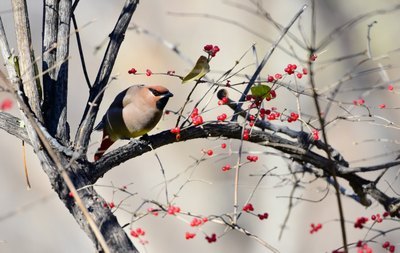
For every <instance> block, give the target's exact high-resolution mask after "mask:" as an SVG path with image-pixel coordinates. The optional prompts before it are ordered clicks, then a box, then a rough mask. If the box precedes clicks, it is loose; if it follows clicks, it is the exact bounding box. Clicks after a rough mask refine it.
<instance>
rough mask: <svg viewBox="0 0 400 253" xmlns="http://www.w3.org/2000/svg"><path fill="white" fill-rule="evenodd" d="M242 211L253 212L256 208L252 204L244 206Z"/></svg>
mask: <svg viewBox="0 0 400 253" xmlns="http://www.w3.org/2000/svg"><path fill="white" fill-rule="evenodd" d="M242 210H243V211H244V212H252V211H254V207H253V205H252V204H251V203H247V204H246V205H244V206H243V208H242Z"/></svg>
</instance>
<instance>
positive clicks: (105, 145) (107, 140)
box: [94, 131, 114, 161]
mask: <svg viewBox="0 0 400 253" xmlns="http://www.w3.org/2000/svg"><path fill="white" fill-rule="evenodd" d="M113 143H114V141H113V140H111V139H110V136H108V135H107V134H106V133H105V131H103V140H102V141H101V144H100V147H99V148H98V149H97V151H96V153H95V154H94V161H97V160H99V159H100V158H101V157H102V156H103V154H104V152H106V150H107V149H108V148H109V147H110V146H111V145H112V144H113Z"/></svg>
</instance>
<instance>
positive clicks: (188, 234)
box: [185, 232, 196, 240]
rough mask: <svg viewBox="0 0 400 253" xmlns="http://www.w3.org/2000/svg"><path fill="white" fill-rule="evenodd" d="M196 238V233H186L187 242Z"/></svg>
mask: <svg viewBox="0 0 400 253" xmlns="http://www.w3.org/2000/svg"><path fill="white" fill-rule="evenodd" d="M195 236H196V234H195V233H190V232H186V233H185V238H186V240H189V239H193V238H194V237H195Z"/></svg>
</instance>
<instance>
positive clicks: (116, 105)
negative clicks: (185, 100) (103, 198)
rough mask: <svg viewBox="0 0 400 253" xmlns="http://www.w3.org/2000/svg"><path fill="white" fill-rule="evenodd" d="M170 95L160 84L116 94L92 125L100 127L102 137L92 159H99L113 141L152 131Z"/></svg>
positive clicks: (138, 87) (136, 86)
mask: <svg viewBox="0 0 400 253" xmlns="http://www.w3.org/2000/svg"><path fill="white" fill-rule="evenodd" d="M172 96H173V94H172V93H171V92H169V90H168V89H167V88H165V87H163V86H159V85H149V86H145V85H133V86H131V87H129V88H127V89H126V90H124V91H122V92H121V93H119V94H118V95H117V96H116V97H115V99H114V101H113V102H112V104H111V105H110V107H109V108H108V110H107V112H106V113H105V115H104V116H103V119H102V120H101V121H100V123H99V124H98V125H97V126H96V127H95V130H103V139H102V142H101V145H100V147H99V149H98V150H97V152H96V153H95V155H94V160H95V161H97V160H99V159H100V158H101V157H102V156H103V154H104V152H105V151H106V150H107V149H108V148H109V147H110V146H111V145H112V144H113V143H114V142H115V141H116V140H118V139H130V138H135V137H139V136H142V135H144V134H146V133H147V132H149V131H150V130H152V129H153V128H154V127H155V126H156V125H157V123H158V122H159V121H160V119H161V116H162V114H163V110H164V108H165V106H166V104H167V103H168V100H169V98H170V97H172Z"/></svg>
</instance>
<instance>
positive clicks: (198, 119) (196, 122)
mask: <svg viewBox="0 0 400 253" xmlns="http://www.w3.org/2000/svg"><path fill="white" fill-rule="evenodd" d="M190 117H191V118H192V122H193V124H194V125H195V126H198V125H201V124H203V122H204V121H203V117H201V115H199V109H197V108H193V111H192V113H191V114H190Z"/></svg>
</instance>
